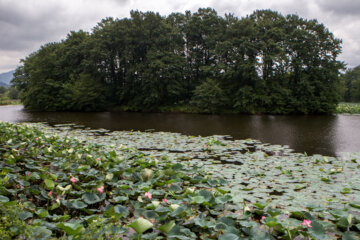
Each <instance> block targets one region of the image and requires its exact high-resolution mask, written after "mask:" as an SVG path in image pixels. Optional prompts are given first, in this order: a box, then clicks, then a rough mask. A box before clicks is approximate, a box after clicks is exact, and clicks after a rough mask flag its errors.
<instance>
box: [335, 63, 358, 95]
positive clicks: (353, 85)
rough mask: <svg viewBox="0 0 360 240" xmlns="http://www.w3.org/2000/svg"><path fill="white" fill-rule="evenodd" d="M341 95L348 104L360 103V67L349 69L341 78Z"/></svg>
mask: <svg viewBox="0 0 360 240" xmlns="http://www.w3.org/2000/svg"><path fill="white" fill-rule="evenodd" d="M340 94H341V95H342V98H343V100H344V101H346V102H359V101H360V66H357V67H355V68H353V69H348V70H347V71H346V73H345V74H344V75H343V76H342V77H341V85H340Z"/></svg>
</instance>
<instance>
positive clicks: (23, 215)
mask: <svg viewBox="0 0 360 240" xmlns="http://www.w3.org/2000/svg"><path fill="white" fill-rule="evenodd" d="M18 217H19V218H20V219H21V220H26V219H28V218H32V217H33V214H32V213H31V212H28V211H22V212H19V213H18Z"/></svg>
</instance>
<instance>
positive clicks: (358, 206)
mask: <svg viewBox="0 0 360 240" xmlns="http://www.w3.org/2000/svg"><path fill="white" fill-rule="evenodd" d="M349 205H350V206H352V207H354V208H359V209H360V202H352V203H349Z"/></svg>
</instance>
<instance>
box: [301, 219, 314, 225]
mask: <svg viewBox="0 0 360 240" xmlns="http://www.w3.org/2000/svg"><path fill="white" fill-rule="evenodd" d="M310 224H311V220H306V219H304V222H302V223H301V225H303V226H306V227H312V226H311V225H310Z"/></svg>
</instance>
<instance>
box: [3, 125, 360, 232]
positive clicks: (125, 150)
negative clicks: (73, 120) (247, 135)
mask: <svg viewBox="0 0 360 240" xmlns="http://www.w3.org/2000/svg"><path fill="white" fill-rule="evenodd" d="M0 156H1V159H2V160H1V162H0V168H1V184H0V202H1V203H0V212H1V221H0V238H1V239H11V238H18V239H55V238H57V239H341V238H342V239H360V210H359V209H360V199H359V191H360V181H359V179H358V177H357V176H359V173H360V169H359V163H360V160H359V158H358V157H356V155H350V156H348V157H347V158H346V159H345V158H344V159H341V158H332V157H324V156H311V157H310V156H306V155H303V154H295V153H292V152H291V150H290V149H289V148H286V147H282V146H271V145H267V144H262V143H261V142H258V141H255V140H243V141H238V140H236V141H232V140H231V139H229V137H228V136H211V137H191V136H184V135H181V134H175V133H161V132H159V133H147V132H125V131H124V132H108V131H106V130H91V129H85V128H81V127H79V126H73V125H57V126H55V127H49V126H47V125H45V124H31V125H24V124H22V125H14V124H9V123H2V122H1V123H0Z"/></svg>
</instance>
